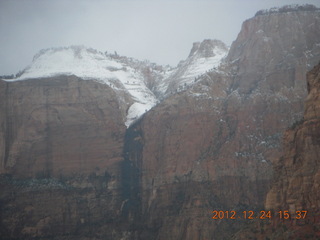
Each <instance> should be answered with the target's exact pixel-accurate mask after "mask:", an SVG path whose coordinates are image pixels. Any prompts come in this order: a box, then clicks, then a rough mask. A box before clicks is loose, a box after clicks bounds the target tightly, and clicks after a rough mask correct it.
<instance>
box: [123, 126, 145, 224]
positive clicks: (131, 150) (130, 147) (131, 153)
mask: <svg viewBox="0 0 320 240" xmlns="http://www.w3.org/2000/svg"><path fill="white" fill-rule="evenodd" d="M137 123H138V122H137ZM137 123H135V124H134V125H133V126H131V127H129V128H128V129H127V131H126V134H125V141H124V150H123V157H124V160H123V162H122V163H121V170H122V179H121V185H122V186H121V187H122V199H123V201H124V206H123V208H122V216H123V217H126V218H128V220H129V222H130V223H132V224H133V225H134V228H135V229H139V226H137V224H138V223H140V222H141V221H140V220H141V161H142V149H143V143H142V139H141V130H139V129H138V128H137V127H135V126H137ZM140 224H141V223H140Z"/></svg>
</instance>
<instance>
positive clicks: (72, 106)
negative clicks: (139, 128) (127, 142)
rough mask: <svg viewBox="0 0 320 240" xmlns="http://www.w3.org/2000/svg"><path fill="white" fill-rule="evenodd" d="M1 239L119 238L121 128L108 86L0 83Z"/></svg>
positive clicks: (66, 80)
mask: <svg viewBox="0 0 320 240" xmlns="http://www.w3.org/2000/svg"><path fill="white" fill-rule="evenodd" d="M0 91H1V94H0V95H1V103H2V104H1V108H0V111H1V113H0V116H1V118H0V119H1V123H0V126H1V129H0V149H1V151H0V161H1V165H0V166H1V167H0V172H1V177H0V189H1V191H0V192H1V194H0V212H1V221H0V232H1V238H2V239H21V238H25V239H33V238H34V239H87V238H86V236H88V237H90V239H95V238H97V239H99V238H109V239H110V238H112V239H121V238H122V237H123V236H125V235H126V234H128V233H127V232H128V230H126V227H125V226H127V225H128V224H129V220H128V221H127V220H126V219H128V218H127V214H126V213H125V211H128V210H125V209H127V208H126V207H125V197H126V196H125V194H124V193H125V190H124V189H126V188H127V186H126V182H125V181H124V180H123V178H124V176H123V175H122V172H123V168H124V166H123V164H122V162H123V154H122V152H123V147H124V138H125V130H126V127H125V125H124V122H123V115H122V113H121V110H120V109H119V103H118V101H117V97H116V96H115V92H114V91H113V90H112V89H111V88H110V87H109V86H108V85H106V84H101V83H99V82H95V81H84V80H82V79H79V78H78V77H75V76H60V77H53V78H47V79H30V80H27V81H16V82H4V81H0Z"/></svg>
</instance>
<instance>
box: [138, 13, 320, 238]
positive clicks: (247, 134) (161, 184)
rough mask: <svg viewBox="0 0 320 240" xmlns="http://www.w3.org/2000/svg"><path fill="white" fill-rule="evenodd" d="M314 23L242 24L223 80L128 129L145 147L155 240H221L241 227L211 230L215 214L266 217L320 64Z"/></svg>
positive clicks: (275, 19) (319, 32)
mask: <svg viewBox="0 0 320 240" xmlns="http://www.w3.org/2000/svg"><path fill="white" fill-rule="evenodd" d="M319 17H320V15H319V12H317V11H314V12H312V13H311V14H310V13H308V14H306V13H305V12H304V11H301V12H294V13H276V14H273V15H270V16H257V17H254V18H252V19H250V20H248V21H246V22H245V23H244V24H243V27H242V30H241V32H240V34H239V36H238V38H237V40H236V41H235V42H234V43H233V45H232V46H231V49H230V52H229V55H228V57H227V59H226V62H225V64H224V66H222V67H221V68H220V69H219V70H220V71H218V72H211V73H208V74H206V75H204V76H203V77H202V78H201V79H200V80H199V82H197V83H196V84H195V85H193V86H192V87H191V88H189V89H187V90H186V91H183V92H181V93H179V94H176V95H174V96H171V97H169V98H168V99H166V100H165V101H163V102H162V103H161V104H160V105H158V106H157V107H155V108H154V109H153V110H151V111H150V112H149V113H147V114H146V115H145V117H144V118H143V119H142V121H141V122H140V123H139V124H138V125H137V126H135V128H136V129H137V130H136V131H137V132H140V135H139V137H138V138H136V139H134V140H135V141H140V142H141V145H143V147H142V149H141V150H140V153H139V154H136V155H134V156H137V155H138V156H140V157H139V158H136V157H134V156H133V159H132V162H134V163H135V164H136V165H137V166H139V167H140V168H141V189H142V211H143V214H144V215H145V216H146V217H145V220H146V222H147V224H148V226H149V227H150V228H151V229H153V231H154V234H155V236H156V237H155V238H156V239H165V238H166V239H206V237H208V236H215V239H221V238H223V237H227V236H228V234H230V233H231V232H232V231H228V230H227V229H230V228H232V227H235V228H236V225H237V224H238V223H239V225H241V224H240V221H239V222H237V224H234V222H233V223H229V222H224V223H223V224H221V223H220V222H209V219H210V213H211V211H212V210H215V209H216V210H221V209H222V210H230V209H238V210H241V209H244V210H248V209H249V210H254V209H255V208H258V207H263V206H262V205H263V204H262V202H263V200H264V198H265V196H266V193H267V190H268V186H269V183H270V178H271V176H272V162H274V161H276V159H277V158H278V157H279V156H280V153H281V152H280V150H281V144H280V142H281V138H282V132H283V131H284V130H285V129H286V128H287V127H288V126H290V125H292V123H293V122H295V121H296V120H297V119H300V118H301V116H302V112H303V98H304V97H305V96H306V85H305V73H306V71H307V69H308V68H310V66H311V65H313V64H315V62H316V61H317V60H318V59H319V56H320V52H319V47H320V46H319V44H318V39H319V37H320V29H319V26H320V25H319V23H318V21H319ZM277 25H278V29H277V31H275V30H274V27H275V26H277ZM291 29H292V31H293V33H291ZM296 29H301V30H302V29H303V31H296ZM289 32H290V34H289ZM289 36H290V37H289ZM291 39H293V40H291ZM316 59H317V60H316ZM185 186H188V187H187V188H186V187H185ZM191 189H192V190H191ZM165 209H172V210H168V211H166V210H165ZM155 216H157V217H155ZM224 224H225V225H224ZM223 225H224V227H226V228H223ZM177 226H179V227H177ZM218 226H219V227H218ZM227 226H228V227H227ZM181 227H182V228H183V229H184V230H181ZM222 229H224V230H222ZM219 230H220V231H221V232H219Z"/></svg>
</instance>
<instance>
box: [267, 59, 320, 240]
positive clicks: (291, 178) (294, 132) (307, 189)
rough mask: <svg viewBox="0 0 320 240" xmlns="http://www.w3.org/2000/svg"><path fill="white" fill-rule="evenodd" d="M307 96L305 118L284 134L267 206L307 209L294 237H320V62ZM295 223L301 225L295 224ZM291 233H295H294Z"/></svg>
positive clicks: (292, 210)
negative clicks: (282, 150)
mask: <svg viewBox="0 0 320 240" xmlns="http://www.w3.org/2000/svg"><path fill="white" fill-rule="evenodd" d="M307 79H308V92H309V94H308V97H307V99H306V102H305V112H304V116H303V119H302V120H301V121H300V122H297V124H295V125H294V126H292V128H291V129H290V130H288V131H287V132H286V133H285V135H284V154H283V156H282V157H281V158H280V159H279V161H278V162H277V163H276V166H275V183H274V184H273V186H272V188H271V190H270V191H269V192H268V195H267V198H266V203H265V206H266V209H272V210H274V211H280V210H282V211H283V210H288V211H289V213H290V214H291V216H292V218H295V217H296V216H297V215H296V214H297V212H296V211H308V213H307V217H306V219H301V220H296V221H294V220H291V221H293V222H294V223H293V226H292V228H291V229H290V228H288V230H287V231H286V234H289V233H290V231H292V230H295V232H296V233H295V239H298V238H299V237H306V236H309V237H311V236H312V237H313V238H317V237H318V238H319V237H320V221H319V220H320V218H319V214H320V210H319V209H320V202H319V199H320V193H319V184H320V168H319V155H320V133H319V129H320V101H319V96H320V92H319V91H320V65H317V66H316V67H314V69H312V71H310V72H309V73H308V76H307ZM295 225H302V226H300V227H295ZM291 234H292V233H291Z"/></svg>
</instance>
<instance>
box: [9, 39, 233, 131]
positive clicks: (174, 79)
mask: <svg viewBox="0 0 320 240" xmlns="http://www.w3.org/2000/svg"><path fill="white" fill-rule="evenodd" d="M227 52H228V48H227V47H226V45H225V44H224V43H223V42H221V41H219V40H209V39H207V40H204V41H203V42H201V43H200V42H198V43H194V45H193V48H192V50H191V52H190V55H189V57H188V58H187V59H186V60H185V61H182V62H180V63H179V65H178V66H177V67H176V68H172V67H170V66H159V65H156V64H154V63H150V62H148V61H146V60H145V61H143V62H142V61H139V60H135V59H132V58H127V57H123V56H118V55H117V54H116V53H115V54H107V53H102V52H99V51H97V50H95V49H92V48H86V47H84V46H70V47H61V48H50V49H44V50H41V51H40V52H39V53H38V54H37V55H35V57H34V59H33V61H32V63H31V64H30V65H29V66H28V67H27V68H26V69H24V70H23V71H22V74H19V77H17V78H16V79H10V80H7V81H25V80H28V79H35V78H48V77H54V76H61V75H75V76H77V77H79V78H81V79H83V80H94V81H99V82H101V83H104V84H107V85H108V86H110V87H111V88H112V89H113V90H114V91H115V92H116V93H118V94H117V96H118V101H119V103H120V105H121V106H122V107H123V109H125V110H127V116H126V119H125V125H126V126H127V127H129V126H130V125H131V124H132V123H134V122H135V121H136V120H137V119H139V118H140V117H141V116H142V115H143V114H144V113H145V112H147V111H149V110H150V109H151V108H152V107H154V106H155V105H156V104H157V103H158V102H159V100H158V98H159V99H163V98H165V97H166V96H168V95H169V94H168V93H169V91H171V92H173V91H175V90H178V89H180V87H181V86H186V85H190V84H193V83H194V82H195V78H197V77H198V76H200V75H202V74H204V73H206V72H207V71H212V70H213V69H215V68H217V67H218V66H219V65H220V63H221V60H222V59H223V58H224V57H225V56H226V54H227ZM217 71H218V70H217ZM148 86H149V87H150V88H149V87H148ZM154 93H155V94H157V97H158V98H157V97H156V96H155V94H154ZM123 94H125V96H129V99H131V100H130V101H129V102H126V101H125V100H124V99H125V98H124V97H123V96H124V95H123Z"/></svg>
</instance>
